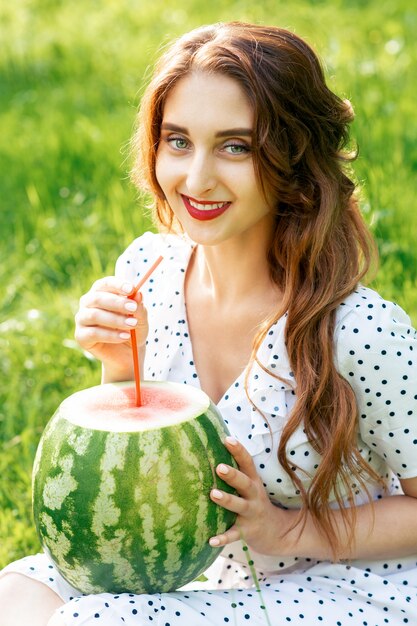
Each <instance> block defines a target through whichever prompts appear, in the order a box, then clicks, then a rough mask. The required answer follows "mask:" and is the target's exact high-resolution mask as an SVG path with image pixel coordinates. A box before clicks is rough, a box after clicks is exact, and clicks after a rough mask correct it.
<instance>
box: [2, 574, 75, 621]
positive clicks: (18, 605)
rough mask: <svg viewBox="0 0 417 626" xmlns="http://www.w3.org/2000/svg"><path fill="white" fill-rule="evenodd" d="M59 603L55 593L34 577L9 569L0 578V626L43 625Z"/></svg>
mask: <svg viewBox="0 0 417 626" xmlns="http://www.w3.org/2000/svg"><path fill="white" fill-rule="evenodd" d="M63 604H64V602H63V601H62V600H61V598H60V597H59V596H57V594H56V593H54V592H53V591H52V590H51V589H50V588H49V587H47V586H46V585H44V584H43V583H40V582H38V581H37V580H33V579H31V578H28V577H27V576H24V575H22V574H15V573H13V572H11V573H7V574H5V575H4V576H3V577H2V578H0V607H1V608H0V611H1V624H2V626H23V624H30V626H47V624H48V622H49V620H50V619H51V617H52V614H53V613H54V611H55V610H56V609H57V608H59V607H60V606H62V605H63ZM61 623H62V622H61ZM53 624H54V622H51V626H53ZM58 624H59V622H58V623H56V624H55V626H58Z"/></svg>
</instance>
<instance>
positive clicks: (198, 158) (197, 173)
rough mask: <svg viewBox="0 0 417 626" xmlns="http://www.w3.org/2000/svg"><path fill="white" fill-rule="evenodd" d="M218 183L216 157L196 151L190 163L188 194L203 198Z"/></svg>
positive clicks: (187, 182)
mask: <svg viewBox="0 0 417 626" xmlns="http://www.w3.org/2000/svg"><path fill="white" fill-rule="evenodd" d="M216 184H217V176H216V171H215V164H214V158H213V156H212V155H211V154H207V153H206V152H195V153H194V154H193V155H192V158H191V159H190V161H189V163H188V169H187V176H186V185H187V191H188V194H189V195H190V196H192V197H194V198H197V199H198V198H203V197H204V195H206V194H208V193H209V192H211V191H212V190H213V189H214V188H215V187H216Z"/></svg>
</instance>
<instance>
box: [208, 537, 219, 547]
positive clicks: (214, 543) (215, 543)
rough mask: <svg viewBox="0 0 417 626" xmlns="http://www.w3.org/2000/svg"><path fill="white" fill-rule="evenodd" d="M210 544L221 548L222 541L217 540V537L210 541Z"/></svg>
mask: <svg viewBox="0 0 417 626" xmlns="http://www.w3.org/2000/svg"><path fill="white" fill-rule="evenodd" d="M209 544H210V545H211V546H219V545H220V539H217V537H212V538H211V539H210V540H209Z"/></svg>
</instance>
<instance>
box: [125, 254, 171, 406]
mask: <svg viewBox="0 0 417 626" xmlns="http://www.w3.org/2000/svg"><path fill="white" fill-rule="evenodd" d="M162 259H163V257H162V256H160V257H158V258H157V259H156V261H155V263H153V265H151V267H150V268H149V269H148V271H147V272H146V274H145V275H144V276H142V278H141V279H140V281H139V282H138V284H137V285H136V287H135V288H134V290H133V291H132V293H131V294H130V295H129V296H128V298H130V300H134V298H135V296H136V294H137V292H138V291H139V289H140V288H141V287H142V285H143V284H144V283H146V281H147V280H148V278H149V276H150V275H151V274H152V272H154V271H155V270H156V268H157V267H158V265H159V264H160V262H161V261H162ZM130 339H131V341H132V356H133V371H134V373H135V388H136V406H142V399H141V395H140V369H139V359H138V344H137V341H136V331H135V329H134V328H132V330H131V331H130Z"/></svg>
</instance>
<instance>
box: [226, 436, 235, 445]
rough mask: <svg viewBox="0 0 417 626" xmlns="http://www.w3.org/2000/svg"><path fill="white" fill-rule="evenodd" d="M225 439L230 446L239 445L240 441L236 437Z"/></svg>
mask: <svg viewBox="0 0 417 626" xmlns="http://www.w3.org/2000/svg"><path fill="white" fill-rule="evenodd" d="M225 441H226V442H227V443H228V444H229V445H230V446H237V444H238V441H237V439H235V438H234V437H226V439H225Z"/></svg>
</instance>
